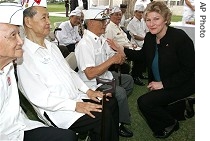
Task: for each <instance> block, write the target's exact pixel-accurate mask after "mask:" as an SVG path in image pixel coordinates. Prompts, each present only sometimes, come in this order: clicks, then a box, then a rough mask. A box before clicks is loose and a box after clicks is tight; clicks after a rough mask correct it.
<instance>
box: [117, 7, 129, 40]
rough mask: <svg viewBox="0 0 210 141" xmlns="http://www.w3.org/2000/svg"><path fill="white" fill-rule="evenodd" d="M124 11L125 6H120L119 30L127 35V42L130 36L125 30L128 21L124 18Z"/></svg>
mask: <svg viewBox="0 0 210 141" xmlns="http://www.w3.org/2000/svg"><path fill="white" fill-rule="evenodd" d="M126 9H127V4H120V10H121V11H122V18H121V21H120V28H121V29H122V30H123V31H124V32H125V33H126V34H127V38H128V39H129V40H131V36H130V34H129V32H128V31H127V29H126V25H127V22H128V21H129V20H130V19H128V20H126V18H125V12H126Z"/></svg>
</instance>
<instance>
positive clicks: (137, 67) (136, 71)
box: [131, 60, 146, 77]
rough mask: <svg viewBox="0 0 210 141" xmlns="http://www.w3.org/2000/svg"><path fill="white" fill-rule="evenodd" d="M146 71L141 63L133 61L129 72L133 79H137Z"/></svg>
mask: <svg viewBox="0 0 210 141" xmlns="http://www.w3.org/2000/svg"><path fill="white" fill-rule="evenodd" d="M145 71H146V67H145V64H144V62H143V61H140V60H139V61H133V67H132V71H131V75H132V76H133V77H139V76H141V75H142V74H143V72H145Z"/></svg>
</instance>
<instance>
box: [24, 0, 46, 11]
mask: <svg viewBox="0 0 210 141" xmlns="http://www.w3.org/2000/svg"><path fill="white" fill-rule="evenodd" d="M21 4H22V6H23V8H25V9H26V8H29V7H32V6H42V7H47V0H21Z"/></svg>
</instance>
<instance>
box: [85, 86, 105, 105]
mask: <svg viewBox="0 0 210 141" xmlns="http://www.w3.org/2000/svg"><path fill="white" fill-rule="evenodd" d="M87 95H88V97H89V98H90V99H92V100H93V101H96V102H98V103H100V100H99V99H98V98H103V93H102V92H100V91H93V90H91V89H89V90H88V91H87Z"/></svg>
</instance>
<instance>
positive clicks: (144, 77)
mask: <svg viewBox="0 0 210 141" xmlns="http://www.w3.org/2000/svg"><path fill="white" fill-rule="evenodd" d="M139 78H141V79H148V77H147V76H145V75H143V74H142V75H140V76H139Z"/></svg>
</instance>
